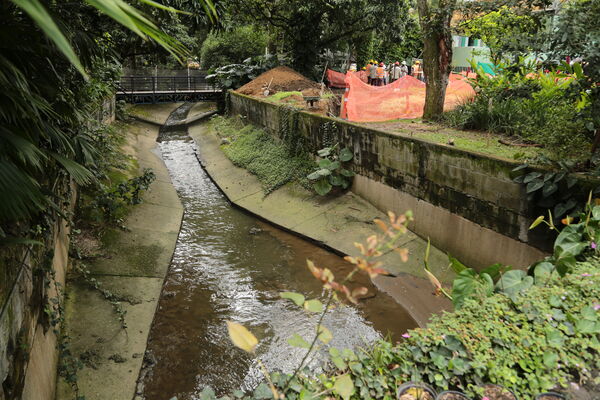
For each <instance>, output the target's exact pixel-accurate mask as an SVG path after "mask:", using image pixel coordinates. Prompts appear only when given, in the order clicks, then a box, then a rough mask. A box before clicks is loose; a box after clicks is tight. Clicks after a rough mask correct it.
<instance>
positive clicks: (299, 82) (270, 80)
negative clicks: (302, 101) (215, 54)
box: [236, 67, 321, 96]
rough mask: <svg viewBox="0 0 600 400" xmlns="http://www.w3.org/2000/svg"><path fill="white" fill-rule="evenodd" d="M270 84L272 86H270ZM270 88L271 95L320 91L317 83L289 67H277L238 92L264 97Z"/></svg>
mask: <svg viewBox="0 0 600 400" xmlns="http://www.w3.org/2000/svg"><path fill="white" fill-rule="evenodd" d="M269 84H270V86H269ZM267 86H268V87H269V92H270V94H274V93H277V92H302V91H304V90H306V89H317V90H319V89H320V87H321V86H320V85H319V84H318V83H317V82H314V81H311V80H310V79H308V78H307V77H305V76H304V75H302V74H300V73H298V72H296V71H294V70H293V69H291V68H288V67H277V68H273V69H272V70H269V71H267V72H265V73H263V74H261V75H259V76H258V77H256V79H254V80H253V81H250V82H248V83H247V84H245V85H244V86H242V87H241V88H239V89H238V90H236V91H237V92H238V93H241V94H246V95H250V96H262V95H263V92H264V91H265V89H266V88H267Z"/></svg>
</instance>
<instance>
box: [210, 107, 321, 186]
mask: <svg viewBox="0 0 600 400" xmlns="http://www.w3.org/2000/svg"><path fill="white" fill-rule="evenodd" d="M211 124H212V126H213V127H214V129H215V131H216V132H217V134H218V135H219V137H221V138H222V148H223V152H224V153H225V155H226V156H227V158H229V159H230V160H231V162H233V164H235V165H237V166H238V167H242V168H245V169H247V170H248V171H249V172H250V173H252V174H253V175H256V177H257V178H258V180H259V181H260V182H261V184H262V185H263V189H264V192H265V194H269V193H271V192H273V191H274V190H276V189H278V188H279V187H281V186H283V185H285V184H287V183H298V184H300V185H302V186H304V187H308V186H309V184H308V181H307V178H306V176H307V175H308V173H309V172H310V171H311V170H312V168H314V162H313V161H311V160H310V159H309V158H308V156H307V154H306V152H305V151H303V150H302V149H299V148H297V146H293V145H292V142H291V141H289V140H288V141H283V142H278V141H276V140H275V139H274V138H273V136H271V135H270V134H269V133H267V132H265V131H263V130H262V129H258V128H255V127H253V126H252V125H244V124H243V123H241V121H236V120H234V119H228V118H224V117H220V116H218V117H213V119H212V120H211Z"/></svg>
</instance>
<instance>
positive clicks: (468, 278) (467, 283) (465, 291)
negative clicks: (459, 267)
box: [452, 268, 477, 309]
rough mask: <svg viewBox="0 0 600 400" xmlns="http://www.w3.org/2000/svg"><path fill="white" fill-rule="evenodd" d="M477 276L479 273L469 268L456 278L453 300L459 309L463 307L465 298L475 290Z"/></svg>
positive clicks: (453, 284) (453, 287) (453, 283)
mask: <svg viewBox="0 0 600 400" xmlns="http://www.w3.org/2000/svg"><path fill="white" fill-rule="evenodd" d="M476 276H477V274H476V272H475V271H474V270H473V269H471V268H467V269H465V270H463V271H461V272H460V273H459V274H458V275H457V276H456V278H454V281H453V282H452V302H453V303H454V306H455V307H456V308H457V309H458V308H460V307H462V305H463V303H464V302H465V300H466V299H468V298H469V297H470V296H471V295H472V294H473V293H474V292H475V286H476V285H477V278H476Z"/></svg>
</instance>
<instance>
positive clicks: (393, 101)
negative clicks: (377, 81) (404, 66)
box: [340, 73, 475, 122]
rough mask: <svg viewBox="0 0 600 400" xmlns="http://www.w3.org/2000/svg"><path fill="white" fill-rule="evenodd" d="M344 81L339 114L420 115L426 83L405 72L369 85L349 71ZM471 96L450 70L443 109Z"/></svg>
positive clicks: (358, 118) (369, 117)
mask: <svg viewBox="0 0 600 400" xmlns="http://www.w3.org/2000/svg"><path fill="white" fill-rule="evenodd" d="M346 85H347V89H346V93H345V94H344V101H343V102H342V110H341V115H340V116H341V117H342V118H347V119H348V120H349V121H355V122H374V121H388V120H392V119H399V118H419V117H421V116H422V115H423V106H424V105H425V83H424V82H421V81H420V80H418V79H416V78H413V77H412V76H405V77H403V78H400V79H398V80H397V81H395V82H393V83H391V84H389V85H385V86H370V85H367V84H366V83H364V82H363V81H362V80H361V79H360V78H359V77H358V76H357V74H355V73H348V74H346ZM474 96H475V91H474V90H473V88H472V87H471V85H470V84H469V82H468V81H467V80H466V79H465V78H464V77H463V76H461V75H458V74H451V75H450V80H449V83H448V88H447V89H446V100H445V103H444V110H446V111H448V110H451V109H453V108H454V107H456V106H457V105H459V104H462V103H465V102H466V101H469V100H470V99H472V98H473V97H474Z"/></svg>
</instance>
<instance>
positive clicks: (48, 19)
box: [11, 0, 88, 79]
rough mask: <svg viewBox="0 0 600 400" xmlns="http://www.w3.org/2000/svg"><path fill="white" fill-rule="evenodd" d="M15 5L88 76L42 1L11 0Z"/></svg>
mask: <svg viewBox="0 0 600 400" xmlns="http://www.w3.org/2000/svg"><path fill="white" fill-rule="evenodd" d="M11 1H12V2H13V3H14V4H15V5H16V6H17V7H19V8H20V9H21V10H23V11H25V13H26V14H27V15H29V17H30V18H31V19H32V20H33V21H34V22H35V23H36V25H37V26H39V27H40V29H41V30H42V31H43V32H44V34H45V35H46V37H47V38H48V39H50V40H51V41H52V42H54V44H55V45H56V48H57V49H58V50H59V51H60V52H61V53H63V55H64V56H65V57H66V58H67V60H69V62H70V63H71V64H73V66H74V67H75V68H77V70H78V71H79V72H80V73H81V75H83V76H84V77H85V78H86V79H87V77H88V75H87V73H86V72H85V69H84V68H83V65H81V61H79V57H77V55H76V54H75V51H74V50H73V47H72V46H71V43H70V42H69V41H68V40H67V38H66V37H65V35H63V33H62V32H61V30H60V29H59V28H58V26H57V25H56V23H55V22H54V19H53V18H52V15H50V14H49V13H48V11H46V9H45V8H44V6H43V5H42V3H40V2H39V0H11Z"/></svg>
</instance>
